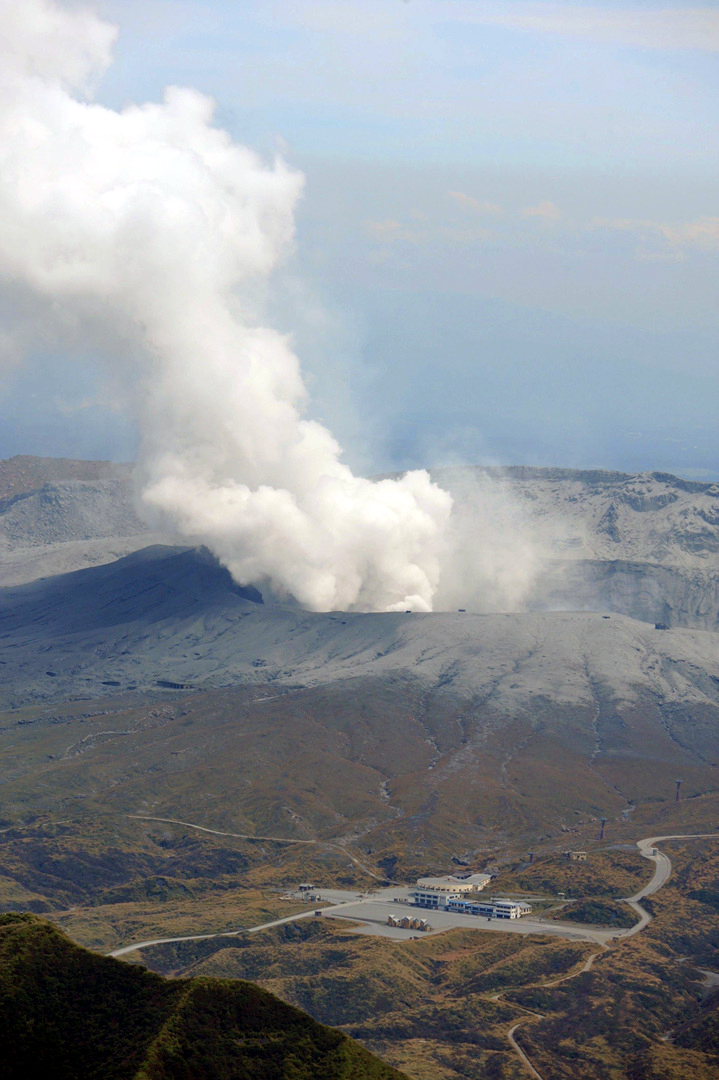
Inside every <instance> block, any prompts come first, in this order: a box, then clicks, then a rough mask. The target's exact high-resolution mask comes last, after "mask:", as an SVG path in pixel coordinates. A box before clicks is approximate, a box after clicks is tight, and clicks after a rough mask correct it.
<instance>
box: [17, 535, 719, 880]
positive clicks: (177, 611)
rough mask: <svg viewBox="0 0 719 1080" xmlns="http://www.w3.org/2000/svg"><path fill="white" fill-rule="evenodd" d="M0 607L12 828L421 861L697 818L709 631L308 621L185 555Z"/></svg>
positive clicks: (464, 617) (577, 622)
mask: <svg viewBox="0 0 719 1080" xmlns="http://www.w3.org/2000/svg"><path fill="white" fill-rule="evenodd" d="M2 599H3V603H2V613H1V614H0V663H2V669H1V670H2V672H3V688H2V701H3V705H4V708H5V710H6V711H5V713H4V715H3V718H2V733H3V737H2V741H1V742H0V746H2V747H3V749H2V751H0V752H1V753H2V755H3V759H2V760H3V766H4V771H5V777H6V783H5V785H4V805H5V807H6V811H5V812H6V814H7V815H8V816H9V818H10V819H11V820H16V818H15V817H14V816H13V815H14V814H21V813H23V812H24V811H23V810H22V808H23V807H25V809H26V810H27V809H29V808H30V806H32V807H33V808H34V811H35V812H38V811H40V809H42V810H43V812H48V811H49V810H50V808H51V807H55V808H57V809H62V811H63V812H64V811H65V810H66V809H67V808H68V807H69V806H77V801H78V796H79V795H81V796H82V799H81V802H82V803H83V805H84V806H86V807H87V808H88V809H89V808H95V809H96V810H97V811H98V812H100V811H107V810H108V809H110V808H112V809H113V811H114V812H115V813H116V814H118V815H120V814H123V813H129V812H135V811H138V810H144V811H147V810H148V808H151V810H152V812H153V813H154V814H156V816H165V817H175V818H180V819H181V820H185V821H188V820H189V821H197V823H199V824H207V825H212V826H216V827H219V828H228V829H230V830H231V831H236V832H245V833H252V832H253V831H256V832H259V833H261V834H263V835H277V836H280V837H288V838H291V837H295V838H317V837H327V838H330V837H334V838H336V837H348V836H354V837H357V836H362V838H363V839H362V843H363V845H364V846H365V848H369V849H371V851H372V853H373V855H374V856H375V858H376V860H379V859H384V858H390V859H394V858H402V859H403V860H404V862H405V863H411V864H412V865H414V864H415V862H416V861H417V860H420V859H421V860H425V861H426V860H427V859H428V858H429V857H431V858H433V859H439V860H441V859H446V858H450V857H452V856H455V857H457V858H460V857H461V858H463V859H464V856H465V855H468V854H471V853H476V852H481V851H484V850H485V849H486V847H487V845H488V844H489V843H490V842H491V843H492V844H493V845H494V846H495V847H496V846H497V844H501V843H503V842H505V841H509V840H511V841H512V842H521V843H522V844H524V843H530V842H531V843H536V842H537V841H538V839H539V838H541V837H542V836H547V835H549V836H554V837H557V836H560V835H562V834H563V833H564V832H565V831H567V830H574V829H581V828H584V827H587V828H595V824H596V822H597V820H598V819H599V818H600V817H606V818H608V819H609V820H611V821H612V822H615V821H616V822H617V823H621V822H622V821H626V820H627V819H628V818H629V819H631V818H635V817H637V815H640V816H641V814H645V820H647V821H649V820H651V821H653V822H656V824H664V822H663V819H662V818H661V814H662V813H663V812H664V810H666V812H667V813H669V812H671V814H673V815H677V814H679V815H682V814H683V815H684V816H685V818H686V820H689V819H691V821H692V822H693V823H694V824H700V823H701V821H702V820H704V819H703V815H704V816H705V817H707V818H711V815H712V813H713V809H712V808H711V807H713V797H714V794H715V793H716V792H717V790H718V788H719V779H718V773H717V764H716V763H717V761H719V724H718V723H717V720H718V719H719V656H718V655H717V648H716V643H717V638H716V636H715V635H714V634H712V633H708V632H706V631H700V630H690V629H683V628H675V629H671V630H656V629H655V628H654V627H653V626H651V625H647V624H646V623H640V622H638V621H635V620H632V619H628V618H626V617H623V616H616V615H612V616H611V617H607V616H605V615H600V614H595V613H586V612H585V613H562V612H553V613H541V614H540V613H523V614H515V615H472V614H468V613H464V614H454V615H450V614H441V613H439V614H434V615H413V614H398V613H392V614H376V615H373V614H365V615H351V614H341V615H339V614H309V613H307V612H304V611H301V610H297V609H294V608H291V607H288V606H282V605H277V604H262V603H260V602H259V601H260V599H261V598H260V596H259V594H258V593H257V591H256V590H249V589H242V588H240V587H238V586H236V585H235V584H234V583H233V582H232V581H231V579H230V577H229V575H228V574H227V572H226V571H224V570H223V569H222V568H220V567H218V566H217V565H216V564H215V563H214V561H213V560H212V559H211V558H210V557H209V556H207V555H206V554H204V553H203V552H202V551H200V552H197V551H195V550H193V549H180V550H177V549H167V548H152V549H149V550H147V551H143V552H138V553H135V554H133V555H132V556H129V557H127V558H125V559H123V560H119V561H117V562H115V563H112V564H109V565H106V566H100V567H95V568H91V569H88V570H84V571H78V572H76V573H74V574H70V575H64V576H59V577H56V578H52V579H49V580H46V581H38V582H33V583H31V584H29V585H25V586H21V587H17V588H13V589H6V590H4V591H3V597H2ZM173 688H180V689H173ZM182 688H184V690H183V689H182ZM185 691H189V692H185ZM78 699H81V700H79V701H78ZM103 699H105V700H103ZM63 701H64V702H65V703H66V704H62V705H61V704H59V703H61V702H63ZM72 701H74V702H75V704H74V705H72V704H70V705H68V704H67V702H72ZM678 777H681V779H682V781H683V784H682V789H681V790H682V796H683V799H682V803H681V805H680V806H679V807H677V806H675V805H674V804H673V802H672V801H671V800H672V799H673V797H674V790H675V786H674V785H675V779H676V778H678ZM31 789H32V791H33V794H32V796H30V791H31ZM663 808H664V809H663ZM647 814H648V815H649V816H648V817H647V816H646V815H647ZM652 814H654V816H653V817H652V816H651V815H652ZM692 814H694V817H692ZM197 815H200V817H201V819H202V820H200V819H199V818H198V817H197ZM687 815H688V816H687ZM683 820H684V819H683ZM705 824H709V825H711V824H712V822H711V821H705ZM472 858H474V855H472ZM377 866H379V862H377ZM408 869H409V867H408Z"/></svg>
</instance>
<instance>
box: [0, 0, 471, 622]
mask: <svg viewBox="0 0 719 1080" xmlns="http://www.w3.org/2000/svg"><path fill="white" fill-rule="evenodd" d="M0 31H2V32H1V33H0V274H1V275H2V277H3V278H4V279H5V281H6V282H8V283H11V284H12V285H13V287H15V288H17V287H18V286H20V287H22V288H23V289H24V290H26V292H27V294H28V295H29V296H31V297H32V298H33V303H35V304H37V303H38V300H40V301H41V302H42V307H43V319H44V320H45V323H46V324H47V321H48V320H50V322H51V324H52V325H54V326H56V327H57V328H60V327H61V328H62V332H63V333H64V334H65V336H66V339H67V336H68V335H70V337H71V338H73V339H74V341H75V342H82V341H83V340H84V341H86V342H87V340H92V341H100V342H102V345H103V349H104V351H105V353H106V355H108V356H111V357H114V358H115V360H114V363H115V366H116V374H117V376H118V378H119V381H120V382H121V383H122V384H123V385H124V386H125V387H126V392H127V393H128V395H129V396H130V398H131V399H132V400H133V401H134V408H135V410H136V412H137V415H138V418H139V423H140V429H141V433H142V454H141V463H140V464H141V475H142V478H143V484H142V499H143V501H144V503H145V505H146V507H148V508H149V510H151V511H153V512H157V513H158V514H161V515H163V516H164V517H165V518H166V519H169V520H170V521H172V523H173V525H174V526H175V528H176V529H177V530H178V531H179V532H180V533H182V534H183V535H184V536H186V537H188V538H191V539H192V540H193V541H194V540H199V541H203V542H204V543H206V544H208V546H209V547H211V548H212V550H213V551H214V552H215V553H216V554H217V555H218V556H219V558H220V559H221V560H222V561H223V562H224V563H225V564H226V565H227V566H228V568H229V569H230V571H231V572H232V574H233V575H234V576H235V577H236V578H237V579H239V580H240V581H251V580H254V581H260V580H262V579H269V580H270V581H271V582H272V584H273V585H274V586H275V588H277V589H279V590H281V591H284V592H287V593H291V594H293V595H294V596H295V597H296V598H297V599H298V600H299V601H300V603H302V604H304V605H305V606H307V607H310V608H313V609H318V610H323V609H331V608H345V609H346V608H352V607H353V608H356V609H359V610H369V609H373V610H378V609H379V610H383V609H384V610H392V609H404V608H405V607H411V608H413V609H414V610H425V611H426V610H430V609H431V607H432V603H433V598H434V596H435V594H436V592H437V589H438V587H439V584H440V575H441V565H442V562H443V561H445V562H448V560H450V559H451V552H450V547H449V544H450V540H449V539H448V537H449V536H450V531H451V530H450V529H449V520H450V513H451V507H452V500H451V498H450V496H449V495H448V494H447V493H446V492H445V491H443V490H441V489H440V488H439V487H438V486H437V485H436V484H434V483H432V482H431V480H430V478H429V476H428V474H427V473H426V472H423V471H417V472H412V473H409V474H408V475H406V476H405V477H403V478H402V479H399V480H382V481H379V482H371V481H369V480H366V479H362V478H359V477H356V476H354V475H353V474H352V473H351V471H350V470H349V469H348V468H347V466H345V465H344V464H343V463H342V461H341V457H340V454H341V452H340V447H339V446H338V444H337V443H336V441H335V439H334V438H333V436H332V435H331V433H330V432H329V431H328V430H327V429H326V428H325V427H323V426H322V425H321V424H319V423H317V422H314V421H312V420H311V419H307V418H306V416H305V412H304V410H305V408H306V391H305V387H304V384H303V380H302V374H301V371H300V366H299V362H298V359H297V357H296V356H295V355H294V353H293V351H292V348H291V345H290V342H289V341H288V340H287V338H285V337H283V336H281V335H280V334H278V333H276V332H275V331H273V330H271V329H268V328H267V327H264V326H261V325H258V320H257V319H256V318H255V317H254V316H253V311H254V307H255V305H254V303H253V298H254V297H255V296H256V295H257V293H258V291H259V290H260V289H261V286H262V285H263V283H264V282H266V280H267V279H268V277H269V275H270V274H271V272H272V270H273V269H274V268H275V267H276V265H277V264H278V262H279V261H280V260H281V259H282V257H283V255H284V254H285V253H286V251H287V250H288V247H289V246H290V245H291V242H292V238H293V227H294V226H293V223H294V211H295V206H296V203H297V200H298V198H299V197H300V194H301V191H302V184H303V180H302V177H301V175H300V174H299V173H297V172H296V171H294V170H292V169H290V168H289V167H288V166H287V165H285V164H284V163H283V162H282V161H280V160H277V161H275V162H274V164H272V166H267V165H265V164H263V162H262V161H261V160H260V159H259V158H258V157H257V156H256V155H255V154H254V153H253V152H252V151H251V150H249V149H247V148H245V147H243V146H240V145H237V144H236V143H234V142H233V141H232V139H231V138H230V136H229V135H228V134H227V133H226V132H225V131H222V130H221V129H219V128H217V127H216V126H214V125H213V103H212V101H211V100H210V99H208V98H207V97H205V96H203V95H202V94H200V93H198V92H196V91H194V90H188V89H178V88H177V87H171V88H169V89H168V90H167V91H166V92H165V95H164V99H163V101H162V103H160V104H146V105H141V106H136V105H131V106H128V107H127V108H125V109H123V110H122V111H121V112H117V111H114V110H111V109H108V108H105V107H103V106H101V105H98V104H95V103H94V102H93V101H92V100H91V98H90V96H89V88H91V87H92V85H93V83H94V81H95V80H97V78H99V76H100V75H101V74H102V72H103V71H104V70H105V68H106V67H107V66H108V64H109V63H110V60H111V50H112V46H113V43H114V40H115V36H116V31H115V29H114V27H112V26H110V25H108V24H107V23H104V22H102V21H100V20H99V19H98V18H97V17H96V16H95V15H93V14H92V13H90V12H88V11H83V10H79V9H77V8H73V9H64V8H62V7H60V6H59V5H57V4H56V3H53V2H51V0H4V3H3V6H2V11H1V13H0ZM53 320H54V323H53ZM10 329H12V328H10ZM24 329H25V331H26V332H27V326H25V328H24ZM5 332H6V334H7V332H8V331H7V328H6V331H5Z"/></svg>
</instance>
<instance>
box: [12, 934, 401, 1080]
mask: <svg viewBox="0 0 719 1080" xmlns="http://www.w3.org/2000/svg"><path fill="white" fill-rule="evenodd" d="M0 1017H2V1023H1V1024H0V1075H1V1076H2V1077H3V1078H4V1080H21V1078H22V1080H26V1078H27V1077H29V1076H41V1077H52V1078H53V1080H200V1078H201V1080H235V1078H236V1080H285V1078H288V1077H292V1080H401V1074H400V1073H398V1072H396V1070H394V1069H392V1068H390V1067H389V1066H387V1065H384V1064H383V1063H382V1062H380V1061H378V1060H377V1059H376V1058H374V1057H373V1056H372V1055H371V1054H370V1053H369V1052H368V1051H367V1050H364V1049H363V1048H362V1047H360V1046H359V1045H357V1044H356V1043H354V1042H353V1041H352V1040H351V1039H349V1038H347V1037H346V1036H345V1035H343V1034H341V1033H339V1032H336V1031H333V1030H332V1029H330V1028H327V1027H324V1026H323V1025H322V1024H318V1023H316V1022H315V1021H314V1020H312V1019H311V1018H310V1017H309V1016H307V1015H306V1014H305V1013H303V1012H300V1011H299V1010H298V1009H294V1008H292V1006H290V1005H285V1004H284V1003H283V1002H281V1001H279V1000H278V999H277V998H275V997H273V996H272V995H271V994H268V993H267V992H266V991H264V990H261V989H260V988H259V987H257V986H254V985H253V984H252V983H247V982H240V981H222V982H221V981H219V980H215V979H204V978H200V979H179V980H173V981H165V980H164V979H161V978H159V977H158V976H157V975H154V974H152V973H150V972H148V971H146V970H145V969H144V968H140V967H135V966H132V965H129V964H124V963H121V962H119V961H117V960H111V959H109V958H107V957H103V956H97V955H95V954H93V953H90V952H87V951H86V950H84V949H81V948H79V947H78V946H77V945H74V944H72V942H70V941H69V939H68V938H66V937H65V936H64V935H63V934H61V933H60V932H59V931H58V930H57V929H55V928H54V927H53V926H51V925H50V924H49V923H47V922H44V921H43V920H41V919H39V918H37V917H36V916H33V915H3V916H0Z"/></svg>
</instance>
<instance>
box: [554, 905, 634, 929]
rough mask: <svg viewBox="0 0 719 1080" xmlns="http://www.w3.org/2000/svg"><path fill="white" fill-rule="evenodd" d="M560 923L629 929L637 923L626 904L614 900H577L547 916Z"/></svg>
mask: <svg viewBox="0 0 719 1080" xmlns="http://www.w3.org/2000/svg"><path fill="white" fill-rule="evenodd" d="M549 918H550V919H557V920H559V921H560V922H572V923H579V924H580V925H582V926H616V927H622V928H629V927H631V926H634V925H635V923H636V922H637V918H636V915H635V914H634V912H633V911H632V909H631V908H630V907H629V905H628V904H622V903H618V902H617V901H615V900H579V901H578V902H577V903H576V904H568V905H567V907H565V908H562V910H561V911H557V912H555V913H553V914H552V915H550V916H549Z"/></svg>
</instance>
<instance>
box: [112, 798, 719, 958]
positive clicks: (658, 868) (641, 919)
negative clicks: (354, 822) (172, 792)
mask: <svg viewBox="0 0 719 1080" xmlns="http://www.w3.org/2000/svg"><path fill="white" fill-rule="evenodd" d="M133 816H135V817H138V818H140V815H139V814H138V815H133ZM141 819H142V820H145V821H147V820H150V821H164V822H167V823H168V824H169V823H171V824H176V825H185V826H186V827H188V828H192V829H198V830H199V831H200V832H208V833H212V834H214V835H218V836H236V837H240V836H241V834H240V833H223V832H220V830H218V829H207V828H205V827H204V826H201V825H193V824H192V823H191V822H188V821H178V820H177V819H176V818H149V817H145V816H144V815H142V818H141ZM241 838H242V839H252V840H260V839H264V840H277V841H281V842H284V843H295V844H297V843H300V844H308V843H309V844H313V843H318V842H320V841H316V840H294V841H293V840H287V839H285V838H283V837H249V836H247V837H245V836H242V837H241ZM705 839H706V840H712V839H713V840H717V839H719V832H717V833H695V834H692V835H688V836H687V835H672V836H652V837H647V838H646V839H643V840H637V842H636V843H637V847H638V848H639V850H640V852H641V854H642V855H643V856H644V857H645V858H646V859H649V860H651V861H652V862H654V863H655V869H654V874H653V875H652V879H651V881H650V882H649V883H648V884H647V885H645V886H644V888H643V889H640V890H639V892H637V893H635V894H634V896H630V897H627V899H626V902H627V903H628V904H629V905H630V906H631V907H632V908H633V910H634V911H635V912H636V914H637V916H638V922H637V923H636V924H635V925H634V926H632V927H630V928H629V929H628V930H596V929H594V930H593V929H590V928H587V929H585V928H583V927H582V928H578V927H577V926H576V925H567V926H565V925H563V924H562V923H557V922H553V923H539V922H537V921H535V920H533V919H523V920H522V921H521V922H516V923H515V922H508V923H499V922H496V921H494V920H492V921H487V922H485V921H483V920H482V921H480V920H474V919H471V917H469V916H467V917H466V918H464V919H463V920H462V925H465V924H467V925H468V926H469V927H470V928H471V929H477V930H489V931H494V932H497V931H501V930H504V931H510V930H511V931H514V932H516V933H530V934H531V933H535V934H536V933H552V934H556V935H557V936H558V937H566V938H570V939H571V938H574V939H575V940H576V939H577V938H581V939H583V940H586V941H595V942H596V943H597V944H600V945H605V944H606V942H607V941H610V940H612V939H613V938H615V939H616V938H628V937H633V936H634V934H638V933H639V932H640V931H641V930H643V929H644V927H645V926H647V924H648V923H649V922H651V918H652V917H651V915H650V914H649V912H648V911H645V910H644V908H643V907H642V906H641V904H640V900H642V899H643V898H644V897H645V896H650V895H651V894H652V893H655V892H657V891H658V890H659V889H661V887H662V886H663V885H665V884H666V882H667V881H668V880H669V876H670V874H671V870H672V864H671V861H670V859H669V857H668V856H667V855H665V854H664V853H663V852H660V851H658V850H656V845H657V844H660V843H662V842H663V841H665V840H705ZM328 846H333V845H328ZM344 853H345V854H348V853H347V852H344ZM350 858H351V856H350ZM355 861H356V860H355ZM378 903H382V908H383V911H388V910H390V909H389V908H386V907H385V904H384V903H383V902H382V901H378V900H377V899H376V898H372V897H368V898H367V899H362V900H359V899H355V900H348V901H345V902H342V903H337V904H332V905H331V906H329V907H325V908H323V909H322V914H323V915H330V916H335V917H337V918H343V917H344V918H348V919H354V920H358V921H361V920H362V911H361V910H359V909H362V908H364V909H365V912H366V914H367V915H375V918H374V919H371V922H376V921H377V918H376V911H375V910H374V909H372V908H369V909H367V905H368V904H374V905H377V904H378ZM349 909H352V910H349ZM315 910H316V909H315V908H312V909H311V910H309V911H301V912H298V913H297V914H296V915H287V916H285V917H284V918H282V919H273V920H272V921H271V922H266V923H262V924H261V925H260V926H252V927H248V928H246V929H238V930H230V931H224V932H222V933H214V934H189V935H186V936H183V937H171V938H153V939H152V940H149V941H138V942H135V943H134V944H132V945H125V946H123V947H122V948H120V949H115V950H113V951H112V952H111V953H109V955H110V956H114V957H118V956H125V955H126V954H127V953H131V952H135V950H136V949H146V948H149V947H150V946H151V945H172V944H176V943H177V942H180V941H207V940H209V939H211V938H223V937H238V936H239V935H240V934H256V933H258V932H259V931H260V930H269V929H271V928H272V927H273V926H282V925H283V924H285V923H290V922H295V921H296V920H297V919H306V918H310V917H312V916H313V915H314V912H315ZM392 910H397V909H392ZM397 913H398V914H399V911H397ZM436 917H437V913H435V918H436ZM468 920H470V921H469V922H468ZM454 925H457V923H455V924H454ZM451 928H452V926H451V925H448V926H446V927H438V929H439V930H443V929H451Z"/></svg>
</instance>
